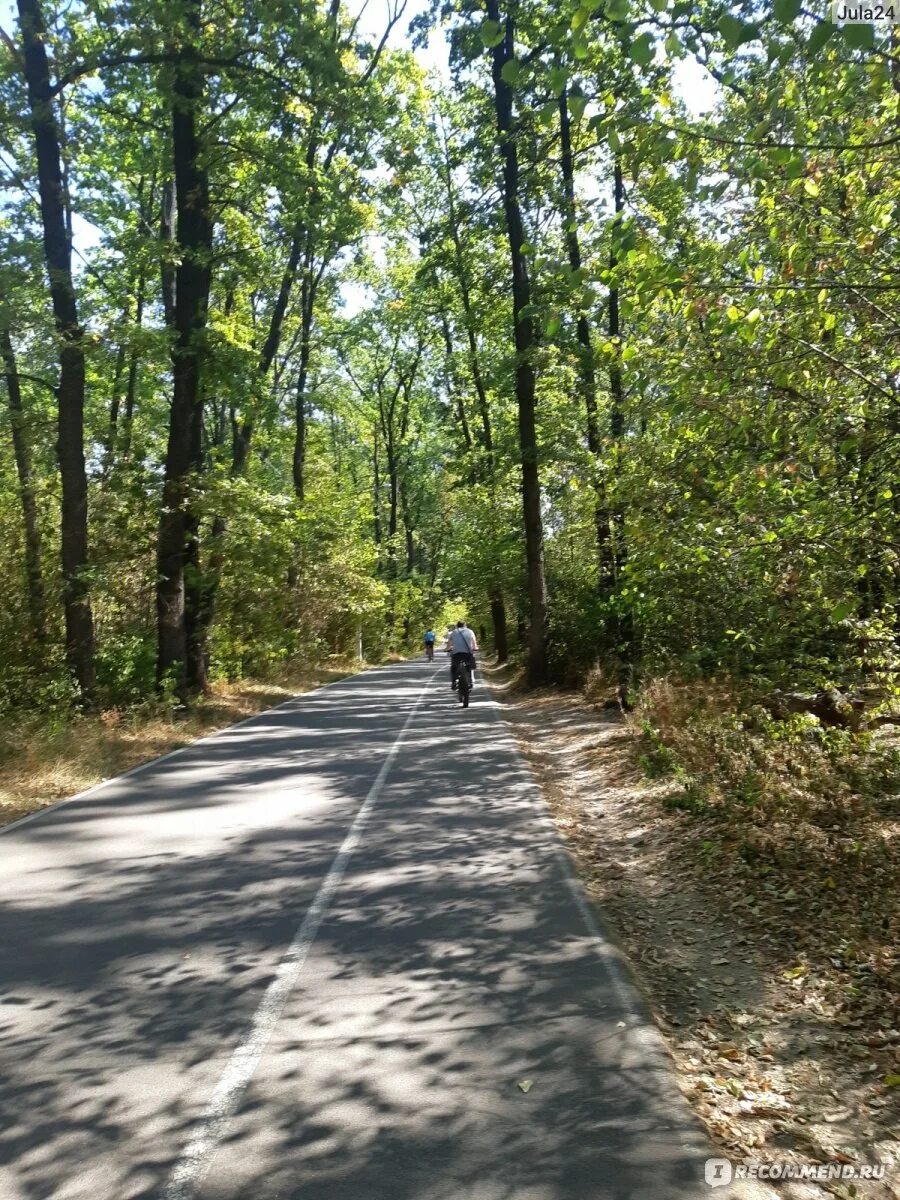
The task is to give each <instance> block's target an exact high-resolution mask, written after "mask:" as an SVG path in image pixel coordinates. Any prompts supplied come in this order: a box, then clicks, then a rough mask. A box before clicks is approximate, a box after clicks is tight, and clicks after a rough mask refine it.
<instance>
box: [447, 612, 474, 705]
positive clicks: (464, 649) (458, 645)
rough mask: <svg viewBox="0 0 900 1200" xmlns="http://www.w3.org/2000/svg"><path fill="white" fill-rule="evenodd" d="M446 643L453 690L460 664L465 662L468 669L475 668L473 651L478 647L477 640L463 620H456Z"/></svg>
mask: <svg viewBox="0 0 900 1200" xmlns="http://www.w3.org/2000/svg"><path fill="white" fill-rule="evenodd" d="M447 643H448V646H449V649H450V686H451V688H453V689H454V690H455V689H456V676H457V675H458V673H459V668H460V665H461V664H462V663H465V664H466V665H467V666H468V668H469V670H470V671H474V670H475V651H476V650H477V649H478V642H477V641H476V640H475V634H474V633H473V632H472V630H471V629H470V628H469V627H468V625H467V624H466V623H465V621H457V622H456V628H455V629H451V630H450V636H449V637H448V638H447Z"/></svg>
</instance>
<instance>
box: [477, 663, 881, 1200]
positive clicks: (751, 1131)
mask: <svg viewBox="0 0 900 1200" xmlns="http://www.w3.org/2000/svg"><path fill="white" fill-rule="evenodd" d="M489 683H490V686H491V690H492V691H493V693H494V695H495V696H496V698H497V699H498V700H500V702H501V705H502V708H501V712H502V715H503V717H504V718H505V719H506V720H507V721H508V723H509V725H510V727H511V729H512V731H513V733H514V735H515V736H516V738H517V740H518V742H519V744H520V746H521V748H522V751H523V753H524V754H525V756H526V758H527V760H528V762H529V764H530V765H531V767H532V770H533V771H534V773H535V775H536V777H537V779H538V781H539V783H540V785H541V787H542V789H543V792H544V795H545V797H546V799H547V803H548V805H549V807H550V811H551V813H552V815H553V818H554V820H555V821H556V824H557V826H558V828H559V830H560V833H561V834H562V836H563V838H564V840H565V841H566V843H567V845H568V847H569V850H570V852H571V854H572V856H573V859H574V861H575V865H576V868H577V870H578V872H579V874H580V876H581V878H582V880H583V881H584V883H585V885H586V887H587V889H588V891H589V893H590V895H591V897H592V899H593V900H594V901H595V903H596V904H597V906H598V909H599V910H600V912H601V913H602V915H603V917H604V920H605V923H606V924H607V927H608V928H609V929H610V931H611V933H612V935H613V936H614V937H616V938H617V939H618V941H619V943H620V945H621V947H622V949H623V950H624V952H625V953H626V955H627V956H628V958H629V960H630V962H631V964H632V967H633V970H634V974H635V977H636V980H637V983H638V985H639V987H640V988H641V990H642V991H643V993H644V995H645V997H646V999H647V1002H648V1004H649V1006H650V1008H651V1010H652V1012H653V1014H654V1016H655V1017H656V1020H657V1021H658V1023H659V1026H660V1028H661V1030H662V1032H663V1034H664V1036H665V1038H666V1041H667V1043H668V1045H669V1048H670V1050H671V1053H672V1057H673V1060H674V1063H675V1068H676V1073H677V1077H678V1082H679V1085H680V1087H681V1089H682V1090H683V1092H684V1093H685V1095H686V1096H687V1098H688V1100H689V1101H690V1103H691V1105H692V1106H693V1108H694V1109H695V1111H696V1112H697V1113H698V1114H699V1116H700V1117H701V1119H702V1120H703V1121H704V1123H705V1124H706V1126H707V1128H708V1129H709V1131H710V1134H711V1136H712V1138H713V1140H714V1142H715V1143H716V1144H717V1145H718V1146H720V1147H721V1149H722V1153H723V1155H724V1156H725V1157H728V1158H731V1159H732V1160H735V1161H756V1162H764V1163H767V1164H772V1163H781V1162H785V1163H795V1164H797V1165H798V1166H802V1165H803V1164H825V1163H835V1164H839V1165H846V1166H861V1165H864V1164H877V1163H883V1164H885V1177H884V1179H882V1180H872V1181H861V1180H860V1181H857V1182H856V1183H854V1184H851V1183H849V1182H838V1181H833V1182H829V1183H827V1184H825V1185H823V1184H821V1183H810V1182H802V1183H801V1182H798V1181H792V1182H786V1181H784V1182H781V1183H779V1184H778V1185H776V1186H777V1190H776V1191H773V1190H772V1189H771V1188H769V1187H767V1188H766V1189H765V1192H766V1194H768V1195H777V1196H779V1197H781V1198H783V1200H813V1198H814V1197H824V1196H827V1195H832V1196H839V1197H842V1198H846V1200H850V1198H851V1197H865V1198H866V1200H897V1198H898V1197H900V1141H898V1138H897V1131H898V1128H900V1123H898V1106H897V1099H898V1093H900V1088H897V1087H885V1086H884V1084H883V1080H884V1079H885V1078H888V1079H891V1078H893V1076H892V1075H891V1072H895V1071H897V1069H898V1067H897V1055H898V1051H900V1035H898V1033H897V1028H896V1026H897V1024H898V1015H897V1013H896V1012H895V1013H890V1012H878V1011H874V1012H869V1013H866V1011H865V1010H863V1011H862V1012H861V1013H859V1012H853V1013H851V1014H850V1015H847V1014H846V1013H845V1012H844V1011H842V1009H841V1006H840V1005H839V1004H835V1003H834V1000H833V989H832V988H831V986H830V984H831V982H832V981H831V980H829V979H827V978H820V977H818V976H817V974H816V971H815V970H814V969H813V968H811V967H809V965H806V966H804V965H802V963H801V964H800V965H798V964H797V955H796V953H795V949H794V948H793V947H792V946H791V945H790V944H789V942H790V939H789V938H787V939H786V938H785V936H784V930H783V929H781V930H778V931H773V929H772V928H771V927H770V926H767V925H766V923H765V922H764V921H762V920H756V919H755V918H754V906H753V905H752V903H749V904H748V902H747V901H748V897H747V895H746V894H745V893H746V880H745V879H743V878H742V877H740V876H739V875H737V874H735V876H734V877H732V878H729V875H728V872H727V870H723V868H722V865H721V864H715V867H713V864H709V866H708V867H707V866H706V865H705V857H704V856H705V853H706V851H705V843H704V832H703V828H702V823H701V822H697V821H694V820H692V819H691V818H690V817H689V816H688V815H686V814H685V813H683V812H678V811H671V810H668V809H666V808H665V807H664V805H663V803H662V800H663V798H664V796H665V794H666V791H667V789H668V788H669V787H670V786H671V785H670V784H668V783H665V782H663V783H649V782H648V781H647V780H646V779H644V778H643V776H642V774H641V772H640V770H639V769H638V768H637V766H636V759H635V754H634V752H633V735H632V734H631V732H630V731H629V730H628V729H627V728H626V727H625V725H624V724H623V722H622V720H621V717H620V716H619V714H618V713H616V712H610V711H608V710H603V709H599V708H597V707H595V706H592V705H591V704H589V703H588V702H587V701H586V700H585V699H584V697H583V696H581V695H580V694H576V693H561V692H558V691H553V692H544V693H540V692H539V693H528V694H523V693H520V692H516V691H513V690H512V689H511V687H510V683H509V681H508V679H506V678H505V677H504V676H503V675H502V674H501V673H499V672H498V673H489ZM707 861H708V860H707ZM839 966H840V964H838V966H836V967H835V968H834V970H835V971H837V970H838V967H839ZM757 1194H761V1193H757Z"/></svg>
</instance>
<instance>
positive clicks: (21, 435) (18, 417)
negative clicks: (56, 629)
mask: <svg viewBox="0 0 900 1200" xmlns="http://www.w3.org/2000/svg"><path fill="white" fill-rule="evenodd" d="M0 358H2V360H3V371H4V375H5V377H6V391H7V396H8V400H9V423H10V425H11V427H12V441H13V454H14V455H15V460H16V474H17V476H18V480H19V497H20V499H21V502H22V521H23V526H24V530H25V579H26V582H27V586H28V614H29V617H30V618H31V631H32V633H33V634H34V638H35V641H36V642H38V643H39V644H40V643H43V642H45V641H46V640H47V602H46V597H45V595H44V575H43V570H42V568H41V527H40V524H39V522H38V514H37V502H36V500H35V494H34V482H33V479H32V474H31V450H30V447H29V445H28V438H27V435H26V432H25V422H24V412H23V408H22V389H21V387H20V385H19V371H18V368H17V366H16V354H15V350H14V349H13V344H12V338H11V337H10V335H9V330H8V329H7V328H6V326H5V325H0Z"/></svg>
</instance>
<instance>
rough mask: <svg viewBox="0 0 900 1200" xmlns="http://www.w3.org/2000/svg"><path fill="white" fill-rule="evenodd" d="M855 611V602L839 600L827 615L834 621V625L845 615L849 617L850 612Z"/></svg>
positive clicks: (843, 618) (844, 617)
mask: <svg viewBox="0 0 900 1200" xmlns="http://www.w3.org/2000/svg"><path fill="white" fill-rule="evenodd" d="M855 611H856V602H855V601H853V600H841V602H840V603H839V604H836V605H835V606H834V608H833V609H832V610H831V612H830V613H829V614H828V615H829V617H830V619H831V620H832V621H833V622H834V623H835V625H837V624H839V623H840V622H841V621H843V620H845V619H846V618H847V617H849V616H850V614H851V613H852V612H855Z"/></svg>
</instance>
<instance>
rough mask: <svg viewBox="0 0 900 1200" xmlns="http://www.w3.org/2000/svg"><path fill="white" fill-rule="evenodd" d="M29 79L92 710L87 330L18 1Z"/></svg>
mask: <svg viewBox="0 0 900 1200" xmlns="http://www.w3.org/2000/svg"><path fill="white" fill-rule="evenodd" d="M18 9H19V20H20V23H21V28H22V43H23V59H24V66H25V79H26V82H27V85H28V103H29V108H30V112H31V128H32V131H33V134H34V147H35V158H36V161H37V171H38V189H39V192H40V201H41V223H42V227H43V237H44V259H45V263H46V267H47V274H48V277H49V282H50V297H51V300H52V302H53V317H54V321H55V324H56V331H57V334H58V335H59V385H58V387H57V391H56V396H57V413H58V443H57V450H58V454H59V474H60V481H61V484H62V519H61V537H60V541H61V547H62V576H63V605H64V609H65V619H66V662H67V665H68V667H69V670H70V671H71V672H72V674H73V676H74V677H75V680H76V681H77V684H78V689H79V692H80V696H81V700H82V703H84V704H86V705H91V704H93V703H94V698H95V690H96V672H95V660H94V619H93V613H92V611H91V602H90V594H89V589H88V580H87V568H88V562H89V556H88V508H87V475H86V473H85V463H84V393H85V366H84V341H83V331H82V329H81V326H80V325H79V323H78V306H77V302H76V299H75V286H74V282H73V279H72V243H71V240H70V238H69V235H68V232H67V226H66V201H65V189H64V181H63V175H62V158H61V149H60V140H59V130H58V128H57V125H56V120H55V118H54V113H53V97H52V93H51V88H50V69H49V65H48V62H47V52H46V41H47V31H46V28H45V25H44V19H43V13H42V11H41V5H40V0H18Z"/></svg>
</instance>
